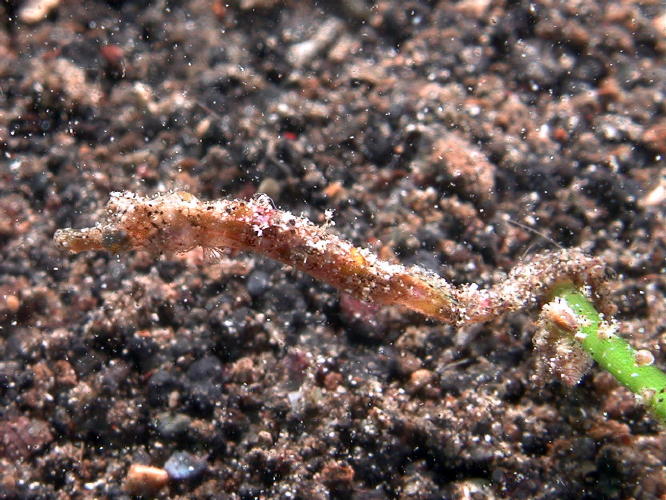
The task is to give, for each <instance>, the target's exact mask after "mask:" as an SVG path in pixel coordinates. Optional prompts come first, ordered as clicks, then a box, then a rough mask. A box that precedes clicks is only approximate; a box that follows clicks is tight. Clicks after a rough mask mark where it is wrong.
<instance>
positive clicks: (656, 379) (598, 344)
mask: <svg viewBox="0 0 666 500" xmlns="http://www.w3.org/2000/svg"><path fill="white" fill-rule="evenodd" d="M553 296H554V297H560V298H562V299H564V300H565V301H566V303H567V304H568V305H569V307H571V309H572V310H573V311H574V312H575V313H576V315H577V316H578V317H579V318H582V321H579V323H580V331H581V332H582V333H583V334H584V336H583V335H581V336H579V337H581V338H582V340H580V339H578V337H577V339H578V340H579V341H580V343H581V345H582V346H583V349H584V350H585V351H586V352H587V353H588V354H589V355H590V356H592V358H593V359H594V360H595V361H596V362H597V363H599V365H601V366H602V367H603V368H605V369H606V370H608V372H609V373H611V374H612V375H613V376H614V377H615V378H616V379H617V380H618V382H620V383H621V384H622V385H624V386H625V387H627V388H628V389H629V390H631V391H632V392H633V393H634V394H636V395H638V396H640V397H641V398H642V399H643V401H644V402H645V404H646V405H647V406H648V407H649V408H650V409H651V410H652V411H653V412H654V414H655V416H656V417H657V418H658V419H659V420H660V421H661V422H662V423H663V424H666V373H664V372H663V371H662V370H660V369H659V368H658V367H657V366H655V365H654V364H651V365H643V366H640V365H638V364H637V363H636V350H635V349H634V348H633V347H631V346H630V345H629V343H628V342H627V341H626V340H624V339H622V338H620V337H618V336H617V335H611V336H610V337H609V336H608V335H603V334H602V335H601V336H600V335H599V332H600V327H602V319H601V317H600V315H599V313H598V312H597V310H596V308H595V307H594V305H593V304H592V303H591V302H590V301H589V300H588V299H587V297H585V295H584V294H583V293H582V292H581V291H580V290H579V289H578V288H576V287H575V286H574V285H573V284H565V285H560V286H558V287H557V288H556V289H555V290H554V293H553Z"/></svg>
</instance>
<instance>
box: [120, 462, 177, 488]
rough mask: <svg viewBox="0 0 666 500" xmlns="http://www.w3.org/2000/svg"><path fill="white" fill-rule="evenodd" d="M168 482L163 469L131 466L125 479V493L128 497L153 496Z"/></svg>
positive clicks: (167, 476) (139, 465) (148, 466)
mask: <svg viewBox="0 0 666 500" xmlns="http://www.w3.org/2000/svg"><path fill="white" fill-rule="evenodd" d="M168 481H169V475H168V474H167V471H165V470H164V469H160V468H159V467H151V466H150V465H141V464H132V465H131V466H130V468H129V470H128V471H127V477H125V485H124V488H125V491H126V492H127V493H129V494H130V495H153V494H155V493H157V492H158V491H159V490H160V489H162V488H163V487H164V486H165V485H166V484H167V482H168Z"/></svg>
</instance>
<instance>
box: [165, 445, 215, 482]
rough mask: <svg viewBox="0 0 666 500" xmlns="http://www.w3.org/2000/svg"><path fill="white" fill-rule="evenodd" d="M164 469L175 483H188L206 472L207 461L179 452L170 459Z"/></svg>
mask: <svg viewBox="0 0 666 500" xmlns="http://www.w3.org/2000/svg"><path fill="white" fill-rule="evenodd" d="M164 468H165V469H166V472H167V473H168V474H169V477H170V478H171V479H173V480H174V481H186V480H188V479H196V478H197V477H199V476H200V475H201V474H202V473H203V471H204V470H206V461H205V460H204V459H202V458H200V457H195V456H194V455H192V454H190V453H188V452H186V451H177V452H175V453H173V454H172V455H171V456H170V457H169V459H168V460H167V461H166V463H165V464H164Z"/></svg>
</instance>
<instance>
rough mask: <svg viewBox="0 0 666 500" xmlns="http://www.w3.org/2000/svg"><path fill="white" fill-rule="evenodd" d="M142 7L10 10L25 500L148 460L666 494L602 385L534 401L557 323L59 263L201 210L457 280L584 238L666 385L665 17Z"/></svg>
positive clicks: (338, 483) (217, 477)
mask: <svg viewBox="0 0 666 500" xmlns="http://www.w3.org/2000/svg"><path fill="white" fill-rule="evenodd" d="M143 3H144V2H123V1H109V2H76V1H73V0H71V1H68V0H63V1H62V2H60V3H58V2H57V1H56V2H55V4H54V5H52V6H51V11H50V14H49V15H48V17H47V18H46V19H45V20H42V21H37V20H36V19H34V18H31V17H30V15H29V13H26V11H25V10H24V8H25V5H21V3H20V2H3V3H2V4H1V5H0V19H1V20H2V21H1V25H0V26H1V27H0V153H1V159H0V471H1V473H0V496H1V497H2V498H5V497H6V498H68V497H73V498H83V497H98V498H100V497H108V498H122V497H126V496H127V495H128V493H127V491H126V489H124V487H123V483H124V481H125V477H126V475H127V471H128V469H129V466H130V465H131V464H149V465H154V466H156V467H165V468H166V469H167V471H168V473H169V475H170V476H171V479H170V480H169V482H168V484H167V485H166V486H164V488H162V489H161V490H160V491H159V492H158V493H157V496H161V497H164V498H166V497H170V498H177V497H178V498H241V499H251V498H284V499H291V498H302V499H319V498H351V499H383V498H414V499H417V498H418V499H437V498H487V497H493V496H494V497H497V498H553V499H555V498H557V499H562V498H595V499H597V498H618V499H619V498H629V497H634V498H660V497H661V498H664V495H666V479H665V478H664V456H665V449H666V434H664V432H660V428H659V427H658V425H657V424H656V422H655V421H654V420H653V419H652V418H651V417H650V415H648V414H646V412H645V410H644V408H643V407H641V406H640V404H638V403H637V402H636V401H635V399H634V397H633V396H632V395H631V394H630V393H629V392H628V391H626V390H624V389H623V388H620V387H618V386H617V384H616V383H615V382H614V381H613V380H612V379H611V377H610V376H609V375H607V374H605V373H602V372H601V371H600V370H599V369H598V368H596V367H595V368H593V369H592V371H591V372H590V373H589V374H588V375H587V376H586V377H585V378H584V379H583V381H582V382H581V384H580V385H578V386H576V387H574V388H567V387H565V386H563V385H562V384H561V383H559V382H557V381H554V380H549V379H545V380H542V381H540V382H539V381H538V380H535V376H534V374H535V365H536V354H535V353H534V352H533V350H532V348H531V338H532V334H533V332H534V326H533V323H532V319H533V317H534V315H533V314H530V313H527V312H526V313H524V314H515V315H512V316H510V317H507V318H505V319H503V320H501V321H497V322H493V323H490V324H486V325H481V326H477V327H473V328H466V329H462V330H455V329H454V328H451V327H448V326H443V325H440V324H437V323H435V322H433V321H429V320H426V319H424V318H423V317H421V316H419V315H417V314H414V313H409V312H406V311H404V310H398V309H384V310H381V311H376V310H373V308H371V307H367V306H363V305H361V304H359V303H357V302H355V301H352V300H349V299H348V298H346V297H340V296H339V294H338V293H336V291H335V290H333V289H331V288H330V287H327V286H325V285H322V284H320V283H317V282H315V281H314V280H312V279H310V278H308V277H307V276H304V275H302V274H299V273H296V272H293V271H291V270H288V269H284V268H282V267H281V266H279V265H277V264H275V263H273V262H270V261H267V260H263V259H261V258H257V257H254V256H248V255H237V256H227V257H226V258H225V259H223V260H222V261H219V262H217V263H214V264H209V263H206V262H205V261H204V260H203V259H202V257H201V254H200V252H199V253H197V252H191V253H189V254H187V255H185V256H181V257H179V258H176V259H174V260H171V261H167V260H164V259H163V260H160V261H158V262H154V261H153V260H152V259H151V258H150V257H149V256H147V255H144V254H141V253H136V254H130V255H125V256H122V257H121V258H116V257H114V256H110V255H106V254H101V253H99V254H97V253H92V254H84V255H78V256H75V257H70V256H66V255H62V254H61V253H59V252H58V251H57V249H56V248H55V247H54V245H53V243H52V235H53V232H54V231H55V230H56V229H57V228H59V227H68V226H74V227H83V226H88V225H91V224H93V223H94V222H95V221H96V220H98V216H99V212H100V209H101V207H103V205H104V204H105V203H106V200H107V198H108V195H109V192H110V191H114V190H131V191H136V192H139V193H145V194H150V193H155V192H158V191H163V190H168V189H182V190H186V191H190V192H192V193H194V194H196V195H197V196H199V197H201V198H204V199H213V198H219V197H223V196H228V197H248V196H252V195H254V194H255V193H257V192H259V191H263V192H265V193H267V194H269V195H270V196H271V197H272V199H273V200H274V201H275V203H276V205H278V206H279V207H281V208H284V209H288V210H292V211H294V212H295V213H303V214H305V215H307V216H308V217H310V218H312V219H313V220H315V221H319V222H323V221H324V211H325V210H327V209H333V210H334V211H335V216H334V220H335V222H336V227H335V229H336V230H337V231H338V232H339V233H341V234H343V235H345V236H346V237H348V238H350V239H351V240H352V241H354V242H355V243H356V244H361V245H366V246H371V247H373V248H374V249H375V250H377V251H378V252H380V253H381V254H382V255H383V256H385V257H387V258H395V257H397V258H399V259H400V260H401V261H402V262H404V263H407V264H414V263H418V264H421V265H423V266H425V267H429V268H432V269H435V270H437V272H439V273H441V274H442V275H443V276H445V277H446V278H447V279H450V280H452V281H454V282H456V283H463V282H469V281H474V282H477V283H479V285H486V284H489V283H493V282H496V281H497V280H499V279H501V277H502V276H503V273H505V272H506V271H508V270H509V269H510V268H511V267H512V266H513V265H514V264H515V263H516V262H517V261H518V260H519V259H521V258H524V257H525V255H528V254H530V253H535V252H538V251H542V250H544V249H549V248H552V247H553V245H554V243H557V244H559V245H562V246H579V247H582V248H583V249H585V250H586V251H588V252H589V253H591V254H593V255H596V256H599V257H601V258H603V259H605V261H606V262H607V263H608V265H609V267H610V268H611V269H613V270H614V271H615V272H616V273H617V279H616V280H615V281H613V283H612V289H613V299H614V301H615V302H616V304H617V305H618V308H619V313H618V318H619V319H620V320H621V322H622V326H621V332H622V333H623V334H624V335H625V336H627V337H630V338H631V339H632V343H633V344H634V345H635V346H636V347H640V348H649V349H651V350H652V351H653V352H654V353H655V357H656V362H657V363H658V364H659V365H661V366H665V365H666V326H664V322H663V318H664V316H665V315H666V301H665V300H664V292H665V290H666V278H665V277H664V275H663V274H662V273H663V271H664V265H665V264H664V262H665V258H666V232H665V229H664V218H665V215H666V210H665V208H664V205H665V204H664V198H665V196H666V193H665V190H666V180H665V179H666V178H665V167H664V160H663V155H664V154H666V105H665V104H664V95H665V93H666V65H665V64H664V58H665V56H666V8H665V7H664V4H663V2H660V1H659V0H652V1H650V0H647V1H644V2H637V1H632V0H627V1H612V2H587V1H569V2H554V1H550V0H543V1H535V2H527V1H518V2H496V3H493V2H487V1H484V0H463V1H459V2H455V1H441V2H422V3H419V2H399V1H395V2H389V1H380V2H374V3H373V2H370V1H364V0H346V1H341V2H319V3H316V2H315V3H312V2H296V1H293V2H276V1H272V0H240V1H238V2H230V5H225V4H224V3H223V2H220V1H214V2H208V1H201V0H194V1H189V2H182V3H178V2H167V1H161V2H146V5H145V6H140V5H139V4H143ZM21 19H22V20H21ZM184 453H186V454H184ZM129 491H130V492H131V491H136V490H132V488H130V489H129Z"/></svg>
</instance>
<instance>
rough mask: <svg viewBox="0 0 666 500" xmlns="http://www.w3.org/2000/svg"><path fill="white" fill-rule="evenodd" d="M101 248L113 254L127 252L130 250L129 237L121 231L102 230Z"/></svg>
mask: <svg viewBox="0 0 666 500" xmlns="http://www.w3.org/2000/svg"><path fill="white" fill-rule="evenodd" d="M102 246H103V247H104V248H105V249H106V250H108V251H109V252H113V253H118V252H122V251H123V250H128V249H129V248H130V240H129V236H127V233H126V232H125V231H123V230H121V229H104V230H103V231H102Z"/></svg>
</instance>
